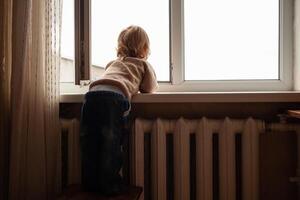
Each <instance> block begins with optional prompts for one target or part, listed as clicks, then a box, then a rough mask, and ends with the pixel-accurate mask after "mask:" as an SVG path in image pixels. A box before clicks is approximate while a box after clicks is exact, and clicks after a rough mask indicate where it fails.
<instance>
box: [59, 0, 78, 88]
mask: <svg viewBox="0 0 300 200" xmlns="http://www.w3.org/2000/svg"><path fill="white" fill-rule="evenodd" d="M74 43H75V42H74V0H63V9H62V27H61V67H60V82H74V80H75V63H74Z"/></svg>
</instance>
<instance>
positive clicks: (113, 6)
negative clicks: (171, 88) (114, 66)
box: [91, 0, 170, 81]
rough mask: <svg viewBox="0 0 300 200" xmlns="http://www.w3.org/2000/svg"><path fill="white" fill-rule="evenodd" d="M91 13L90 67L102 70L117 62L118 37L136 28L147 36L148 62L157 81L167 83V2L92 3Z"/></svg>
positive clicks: (135, 0) (117, 1) (122, 0)
mask: <svg viewBox="0 0 300 200" xmlns="http://www.w3.org/2000/svg"><path fill="white" fill-rule="evenodd" d="M91 10H92V13H91V31H92V32H91V37H92V39H91V49H92V55H91V56H92V65H94V66H99V67H105V66H106V64H107V63H108V62H109V61H111V60H114V59H116V57H117V55H116V47H117V39H118V35H119V33H120V32H121V31H122V30H123V29H124V28H126V27H128V26H130V25H138V26H141V27H142V28H143V29H145V31H146V32H147V34H148V36H149V39H150V48H151V54H150V57H149V58H148V61H149V62H150V63H151V65H152V66H153V68H154V69H155V71H156V75H157V78H158V80H160V81H169V80H170V77H169V74H170V71H169V70H170V68H169V65H170V64H169V0H151V1H149V0H127V1H124V0H110V1H99V0H92V1H91Z"/></svg>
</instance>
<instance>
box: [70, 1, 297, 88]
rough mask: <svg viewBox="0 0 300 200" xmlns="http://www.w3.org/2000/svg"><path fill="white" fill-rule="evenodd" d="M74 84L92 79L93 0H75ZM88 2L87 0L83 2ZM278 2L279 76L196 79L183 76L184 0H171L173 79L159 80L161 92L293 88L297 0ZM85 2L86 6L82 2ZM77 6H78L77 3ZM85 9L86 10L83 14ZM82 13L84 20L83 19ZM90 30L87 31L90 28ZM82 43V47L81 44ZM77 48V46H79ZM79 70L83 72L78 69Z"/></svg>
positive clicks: (171, 64)
mask: <svg viewBox="0 0 300 200" xmlns="http://www.w3.org/2000/svg"><path fill="white" fill-rule="evenodd" d="M75 2H81V4H80V3H79V4H78V3H75V5H76V4H77V5H81V6H80V9H76V8H75V19H76V20H77V22H78V21H79V22H80V23H79V24H80V25H79V28H78V26H77V27H76V24H78V23H76V20H75V38H76V39H75V52H76V54H75V66H77V67H75V74H76V75H75V80H76V81H75V84H80V83H81V85H82V81H79V80H84V82H86V80H89V79H90V77H91V76H90V71H91V63H90V62H91V61H90V34H91V33H90V30H91V29H90V11H91V9H90V4H91V3H90V0H75ZM83 2H85V3H83ZM278 2H279V9H280V10H279V23H280V24H279V79H278V80H225V81H218V80H212V81H201V80H198V81H195V80H185V79H184V63H185V62H184V0H169V6H170V9H169V12H170V13H169V15H170V23H169V24H170V27H169V30H170V54H169V55H170V68H169V69H170V82H160V83H159V85H160V87H159V91H160V92H208V91H209V92H226V91H227V92H228V91H282V90H293V64H294V61H293V58H294V53H293V49H294V48H293V47H294V45H293V41H294V37H293V36H294V33H293V25H294V19H293V16H294V1H293V0H278ZM82 5H84V6H82ZM75 7H76V6H75ZM80 12H81V13H80ZM82 13H83V14H82ZM82 17H83V20H82ZM87 30H88V31H87ZM78 47H80V48H78ZM76 49H77V50H76ZM79 72H80V73H79Z"/></svg>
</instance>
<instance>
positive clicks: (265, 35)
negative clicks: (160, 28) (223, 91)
mask: <svg viewBox="0 0 300 200" xmlns="http://www.w3.org/2000/svg"><path fill="white" fill-rule="evenodd" d="M184 2H185V3H184V27H185V79H186V80H251V79H279V1H278V0H277V1H276V0H263V1H262V0H226V1H224V0H214V1H210V0H185V1H184Z"/></svg>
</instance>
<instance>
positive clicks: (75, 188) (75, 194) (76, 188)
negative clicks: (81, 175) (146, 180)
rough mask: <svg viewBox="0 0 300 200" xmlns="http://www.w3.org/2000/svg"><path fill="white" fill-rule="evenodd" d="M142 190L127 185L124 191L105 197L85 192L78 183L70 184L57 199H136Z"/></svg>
mask: <svg viewBox="0 0 300 200" xmlns="http://www.w3.org/2000/svg"><path fill="white" fill-rule="evenodd" d="M142 191H143V189H142V188H141V187H136V186H129V187H128V190H127V191H126V192H125V193H123V194H120V195H116V196H111V197H107V196H103V195H101V194H97V193H92V192H85V191H83V190H82V188H81V186H80V185H71V186H69V187H68V188H67V189H66V190H65V191H64V192H63V194H62V195H61V196H60V197H59V198H58V199H57V200H138V199H139V197H140V195H141V193H142Z"/></svg>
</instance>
